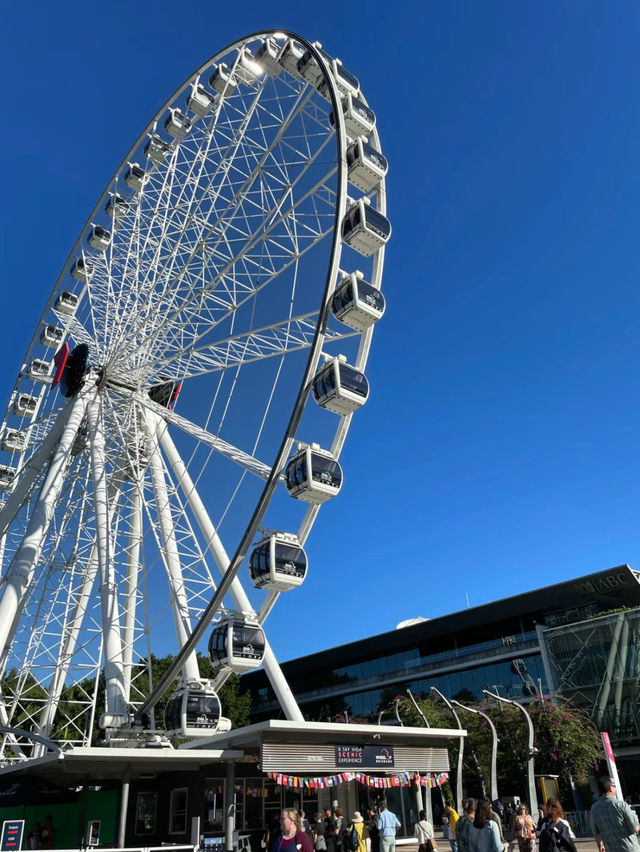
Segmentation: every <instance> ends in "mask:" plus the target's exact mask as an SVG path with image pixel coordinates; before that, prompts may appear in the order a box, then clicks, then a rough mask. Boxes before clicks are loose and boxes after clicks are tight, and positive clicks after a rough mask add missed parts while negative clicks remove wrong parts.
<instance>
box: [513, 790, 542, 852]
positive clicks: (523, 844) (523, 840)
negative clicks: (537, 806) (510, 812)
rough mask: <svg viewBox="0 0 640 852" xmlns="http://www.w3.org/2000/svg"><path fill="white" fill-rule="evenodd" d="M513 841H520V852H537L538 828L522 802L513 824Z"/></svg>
mask: <svg viewBox="0 0 640 852" xmlns="http://www.w3.org/2000/svg"><path fill="white" fill-rule="evenodd" d="M511 839H512V840H517V841H518V850H519V852H535V848H536V827H535V825H534V824H533V817H532V816H531V814H530V813H529V812H528V811H527V806H526V805H525V804H524V802H520V804H519V805H518V808H517V810H516V813H515V816H514V817H513V822H512V823H511Z"/></svg>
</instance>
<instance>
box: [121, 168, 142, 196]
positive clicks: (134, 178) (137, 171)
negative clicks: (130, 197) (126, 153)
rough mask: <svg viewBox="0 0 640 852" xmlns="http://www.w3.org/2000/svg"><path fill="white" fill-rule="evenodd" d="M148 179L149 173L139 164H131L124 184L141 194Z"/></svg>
mask: <svg viewBox="0 0 640 852" xmlns="http://www.w3.org/2000/svg"><path fill="white" fill-rule="evenodd" d="M146 179H147V173H146V172H145V170H144V169H143V168H142V167H141V166H139V165H138V164H137V163H129V166H128V168H127V170H126V172H125V173H124V182H125V183H126V185H127V186H129V187H131V189H135V191H136V192H139V191H140V190H141V189H142V187H143V184H144V183H145V181H146Z"/></svg>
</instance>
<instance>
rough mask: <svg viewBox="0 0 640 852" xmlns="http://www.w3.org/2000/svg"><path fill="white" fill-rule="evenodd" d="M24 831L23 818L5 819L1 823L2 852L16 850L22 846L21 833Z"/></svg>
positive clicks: (0, 839)
mask: <svg viewBox="0 0 640 852" xmlns="http://www.w3.org/2000/svg"><path fill="white" fill-rule="evenodd" d="M23 833H24V820H23V819H7V820H5V821H4V822H3V823H2V837H1V838H0V849H2V852H5V851H6V852H14V850H15V852H17V850H19V849H20V848H21V847H22V835H23Z"/></svg>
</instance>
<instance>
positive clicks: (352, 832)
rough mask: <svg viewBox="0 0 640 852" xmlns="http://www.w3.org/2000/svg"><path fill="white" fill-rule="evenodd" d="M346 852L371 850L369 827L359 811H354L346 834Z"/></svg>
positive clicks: (366, 851)
mask: <svg viewBox="0 0 640 852" xmlns="http://www.w3.org/2000/svg"><path fill="white" fill-rule="evenodd" d="M345 845H346V852H371V838H370V837H369V829H368V828H367V826H366V825H365V824H364V820H363V818H362V814H361V813H360V811H354V812H353V816H352V817H351V825H350V826H349V830H348V831H347V836H346V844H345Z"/></svg>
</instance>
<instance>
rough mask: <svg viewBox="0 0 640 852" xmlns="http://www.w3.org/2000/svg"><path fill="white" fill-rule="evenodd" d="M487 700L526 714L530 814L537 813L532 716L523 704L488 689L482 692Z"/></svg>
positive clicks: (536, 750)
mask: <svg viewBox="0 0 640 852" xmlns="http://www.w3.org/2000/svg"><path fill="white" fill-rule="evenodd" d="M482 691H483V692H484V694H485V695H486V696H487V698H494V699H495V700H496V701H501V702H502V703H503V704H513V706H514V707H517V708H518V710H520V711H521V712H522V713H524V717H525V719H526V720H527V728H528V730H529V742H528V745H527V780H528V783H529V813H532V814H533V813H535V812H536V810H537V809H538V794H537V793H536V777H535V774H534V765H533V762H534V758H535V756H536V754H537V753H538V749H537V748H536V747H535V746H534V745H533V737H534V730H533V722H532V721H531V716H530V715H529V714H528V713H527V711H526V710H525V708H524V707H523V706H522V704H518V702H517V701H512V700H511V699H510V698H502V696H500V695H496V693H495V692H489V690H488V689H483V690H482Z"/></svg>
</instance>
